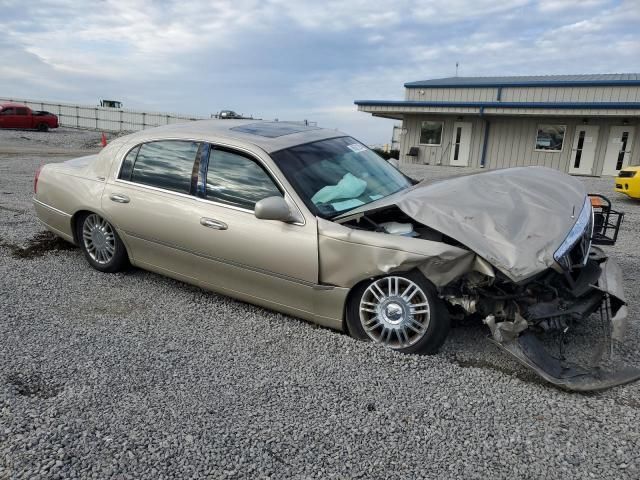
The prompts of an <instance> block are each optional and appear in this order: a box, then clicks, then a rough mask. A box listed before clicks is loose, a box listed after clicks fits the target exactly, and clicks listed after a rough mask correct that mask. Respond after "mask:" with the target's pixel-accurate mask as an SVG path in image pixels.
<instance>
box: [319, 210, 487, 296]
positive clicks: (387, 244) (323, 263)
mask: <svg viewBox="0 0 640 480" xmlns="http://www.w3.org/2000/svg"><path fill="white" fill-rule="evenodd" d="M318 256H319V264H320V282H321V283H326V284H330V285H337V286H340V287H347V288H350V287H352V286H353V285H355V284H356V283H358V282H359V281H361V280H364V279H366V278H371V277H376V276H379V275H385V274H388V273H392V272H397V271H408V270H411V269H413V268H419V269H420V271H421V272H422V273H423V274H424V275H425V277H426V278H428V279H429V280H430V281H431V282H432V283H433V284H434V285H436V286H442V285H446V284H448V283H449V282H451V281H453V280H454V279H456V278H458V277H459V276H461V275H464V274H465V273H467V272H470V271H472V270H474V269H476V270H480V271H482V272H483V273H485V274H486V273H491V272H492V270H491V267H490V266H489V265H488V264H486V263H485V262H483V261H482V260H481V259H477V258H476V255H475V254H474V253H473V252H470V251H468V250H465V249H463V248H459V247H455V246H453V245H447V244H446V243H442V242H432V241H428V240H423V239H417V238H410V237H403V236H401V235H390V234H387V233H378V232H369V231H365V230H357V229H352V228H348V227H345V226H342V225H339V224H337V223H334V222H331V221H328V220H323V219H321V218H320V219H318Z"/></svg>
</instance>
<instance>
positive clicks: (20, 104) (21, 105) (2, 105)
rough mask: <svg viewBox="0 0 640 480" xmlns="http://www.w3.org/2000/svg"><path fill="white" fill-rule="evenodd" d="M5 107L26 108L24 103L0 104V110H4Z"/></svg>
mask: <svg viewBox="0 0 640 480" xmlns="http://www.w3.org/2000/svg"><path fill="white" fill-rule="evenodd" d="M5 107H22V108H26V105H25V104H24V103H15V102H7V103H0V108H5Z"/></svg>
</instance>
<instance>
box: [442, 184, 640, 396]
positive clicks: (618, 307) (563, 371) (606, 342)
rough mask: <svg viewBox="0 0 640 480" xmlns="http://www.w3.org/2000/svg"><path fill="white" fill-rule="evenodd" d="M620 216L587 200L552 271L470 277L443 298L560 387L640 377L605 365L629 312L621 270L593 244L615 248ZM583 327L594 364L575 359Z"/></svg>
mask: <svg viewBox="0 0 640 480" xmlns="http://www.w3.org/2000/svg"><path fill="white" fill-rule="evenodd" d="M622 216H623V215H622V214H621V213H619V212H615V211H614V210H612V209H611V204H610V203H609V201H608V200H607V199H606V198H605V197H601V196H593V197H587V199H586V200H585V204H584V206H583V208H582V210H581V211H580V213H579V214H578V215H576V217H577V219H576V222H575V225H574V227H573V228H572V229H571V231H570V232H569V234H568V235H567V237H566V238H565V240H564V241H563V242H562V244H561V245H560V247H559V248H558V249H557V250H556V252H555V254H554V259H555V261H556V265H554V266H553V267H552V268H549V269H548V270H546V271H544V272H542V273H541V274H539V275H536V276H535V277H534V278H532V279H528V280H527V281H525V282H520V283H514V282H512V281H510V280H509V279H507V278H506V277H504V276H502V275H501V274H500V273H499V272H498V273H496V275H495V276H488V275H482V274H480V273H478V272H471V273H469V274H467V275H465V276H464V277H462V278H460V279H459V280H457V281H456V282H454V283H452V284H450V285H448V286H447V287H445V288H444V289H442V291H441V293H442V296H443V298H444V299H445V300H447V301H448V303H449V304H450V305H451V307H452V309H453V310H454V312H455V311H456V310H457V311H459V312H462V313H464V314H465V315H469V314H471V315H474V316H479V317H480V318H481V319H482V320H483V321H484V323H485V324H486V325H487V326H488V327H489V329H490V330H491V336H492V340H493V341H494V342H495V343H496V344H497V345H499V346H500V347H501V348H503V349H504V350H506V351H507V352H509V353H510V354H512V355H513V356H514V357H515V358H516V359H517V360H518V361H520V362H521V363H522V364H524V365H525V366H527V367H529V368H530V369H532V370H534V371H535V372H536V373H537V374H539V375H540V376H541V377H542V378H544V379H545V380H547V381H549V382H551V383H553V384H555V385H558V386H560V387H562V388H565V389H568V390H576V391H589V390H599V389H604V388H609V387H612V386H615V385H620V384H624V383H627V382H630V381H633V380H636V379H639V378H640V369H637V368H633V367H621V368H614V369H611V368H609V367H608V366H605V364H607V363H608V360H609V359H610V358H611V353H612V348H613V345H614V344H615V343H616V342H621V341H622V340H623V339H624V332H625V328H626V321H627V307H626V304H625V299H624V292H623V284H622V272H621V270H620V268H619V267H618V265H617V264H616V263H615V261H614V260H613V259H611V258H608V257H607V256H606V255H605V253H604V252H603V251H602V250H601V249H600V248H598V247H596V246H594V245H603V244H604V245H612V244H613V243H615V240H616V238H617V234H618V230H619V228H620V224H621V222H622ZM585 323H588V324H589V325H590V326H589V328H590V329H591V331H590V332H589V333H590V334H591V336H592V337H594V336H595V337H597V340H598V341H597V342H596V343H595V346H593V347H592V348H589V352H588V353H589V354H590V358H589V359H586V358H585V357H582V358H580V359H579V360H575V359H573V360H570V359H569V355H568V352H567V351H568V350H569V349H568V348H567V340H568V339H569V338H570V336H571V334H572V333H573V331H574V330H575V329H577V328H578V327H579V326H580V325H584V324H585ZM554 350H555V351H554Z"/></svg>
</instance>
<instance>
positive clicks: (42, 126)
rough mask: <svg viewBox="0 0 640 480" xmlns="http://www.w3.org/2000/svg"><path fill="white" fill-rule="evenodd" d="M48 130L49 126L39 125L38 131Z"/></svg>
mask: <svg viewBox="0 0 640 480" xmlns="http://www.w3.org/2000/svg"><path fill="white" fill-rule="evenodd" d="M47 130H49V125H47V124H46V123H39V124H38V131H39V132H46V131H47Z"/></svg>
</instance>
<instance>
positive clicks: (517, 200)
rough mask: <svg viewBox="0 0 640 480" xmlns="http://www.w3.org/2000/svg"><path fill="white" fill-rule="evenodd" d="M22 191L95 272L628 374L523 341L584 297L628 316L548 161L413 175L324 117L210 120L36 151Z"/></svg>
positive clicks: (619, 317)
mask: <svg viewBox="0 0 640 480" xmlns="http://www.w3.org/2000/svg"><path fill="white" fill-rule="evenodd" d="M34 205H35V209H36V212H37V215H38V217H39V219H40V220H41V221H42V223H43V224H44V225H45V226H46V228H47V229H49V230H50V231H52V232H54V233H55V234H57V235H59V236H60V237H62V238H64V239H66V240H68V241H69V242H73V243H74V244H77V245H79V246H80V248H81V249H82V251H83V252H84V255H85V257H86V259H87V261H88V262H89V264H90V265H91V266H93V267H94V268H96V269H98V270H100V271H103V272H116V271H120V270H122V269H124V268H126V267H127V266H128V265H130V264H132V265H135V266H137V267H140V268H144V269H147V270H151V271H154V272H158V273H160V274H163V275H167V276H170V277H173V278H176V279H179V280H182V281H185V282H188V283H192V284H195V285H199V286H201V287H203V288H207V289H211V290H214V291H217V292H221V293H224V294H227V295H230V296H233V297H235V298H238V299H241V300H244V301H247V302H251V303H254V304H258V305H262V306H264V307H268V308H271V309H274V310H278V311H280V312H285V313H288V314H291V315H294V316H298V317H301V318H305V319H307V320H310V321H312V322H316V323H318V324H321V325H324V326H327V327H330V328H334V329H338V330H343V331H347V332H349V333H350V334H351V335H353V336H354V337H356V338H360V339H363V340H370V341H373V342H376V343H379V344H381V345H384V346H386V347H389V348H392V349H395V350H397V351H400V352H404V353H434V352H436V351H437V350H438V348H439V347H440V346H441V345H442V343H443V342H444V341H445V338H446V336H447V333H448V331H449V325H450V319H451V318H458V317H461V316H469V317H472V318H477V319H478V320H479V321H483V322H484V323H485V324H486V325H487V326H488V327H489V330H490V331H491V333H492V335H493V338H494V340H495V341H496V343H497V344H498V345H500V346H501V347H503V348H504V349H505V350H506V351H507V352H509V353H510V354H512V355H514V356H515V357H516V358H517V359H518V360H519V361H521V362H523V363H524V364H525V365H527V366H529V367H530V368H532V369H533V370H535V371H536V372H538V373H539V374H540V375H542V376H543V377H544V378H545V379H547V380H549V381H551V382H553V383H556V384H558V385H561V386H563V387H566V388H570V389H576V390H591V389H596V388H604V387H607V386H611V385H614V384H618V383H624V382H626V381H630V380H633V379H635V378H638V377H640V372H639V371H637V370H633V369H631V370H629V369H627V370H625V371H624V372H623V373H620V372H609V373H607V372H605V371H603V370H597V371H592V370H588V369H587V370H585V372H586V373H585V372H582V371H580V372H577V371H576V370H575V369H574V368H573V367H567V366H565V365H563V364H561V363H560V362H562V361H563V360H559V359H558V358H559V356H552V355H550V354H548V353H546V351H545V349H544V348H543V347H542V344H541V343H540V342H539V341H538V340H536V338H537V335H542V334H546V333H549V332H551V333H553V332H566V331H567V329H568V328H570V327H571V326H572V325H573V324H574V323H576V322H579V321H581V320H582V319H584V318H585V317H587V316H589V315H590V314H592V313H594V312H597V311H600V312H602V314H603V315H605V316H608V317H607V319H608V320H609V321H610V322H611V331H612V332H613V335H614V336H615V337H619V336H621V335H623V332H624V325H625V318H626V306H625V301H624V295H623V288H622V281H621V273H620V270H619V268H618V267H617V265H616V264H615V263H614V262H613V260H611V259H609V258H607V256H606V255H605V254H604V253H603V251H602V250H599V249H598V248H597V247H595V246H594V244H595V243H609V244H610V243H612V242H613V241H615V240H613V241H611V240H610V239H607V238H606V234H607V232H605V231H604V230H603V231H599V229H600V228H601V227H600V226H601V225H602V222H600V223H598V222H594V218H596V217H594V213H593V209H592V207H591V203H590V201H589V198H588V196H587V194H586V192H585V190H584V185H583V183H582V182H581V181H580V180H578V179H575V178H573V177H570V176H568V175H566V174H564V173H561V172H558V171H555V170H550V169H546V168H538V167H529V168H514V169H506V170H496V171H490V172H485V173H482V174H477V175H469V176H460V177H456V178H453V179H450V180H445V181H440V182H431V183H430V182H420V183H419V182H415V181H413V180H412V179H410V178H408V177H406V176H405V175H403V174H402V173H401V172H400V171H398V170H397V169H396V168H394V167H393V166H392V165H390V164H389V163H387V162H385V161H384V160H383V159H381V158H380V157H379V156H377V155H376V154H375V153H374V152H372V151H371V150H370V149H369V148H367V147H366V146H364V145H363V144H361V143H360V142H358V141H357V140H355V139H353V138H352V137H350V136H348V135H345V134H343V133H340V132H338V131H336V130H328V129H321V128H316V127H310V126H299V125H294V124H289V123H278V122H262V121H259V122H258V121H255V120H211V121H199V122H192V123H186V124H182V125H172V126H167V127H160V128H156V129H151V130H145V131H143V132H138V133H135V134H132V135H129V136H125V137H120V138H119V139H117V140H115V141H114V142H112V143H111V144H109V145H108V146H107V147H106V148H104V149H103V150H102V151H101V152H100V154H98V155H91V156H87V157H82V158H78V159H74V160H70V161H67V162H64V163H60V164H48V165H45V166H44V167H43V168H42V169H41V170H40V171H39V173H38V174H36V179H35V195H34ZM618 226H619V222H618ZM615 233H616V234H617V227H616V232H615ZM576 285H578V286H581V287H580V288H578V287H577V286H576Z"/></svg>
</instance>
